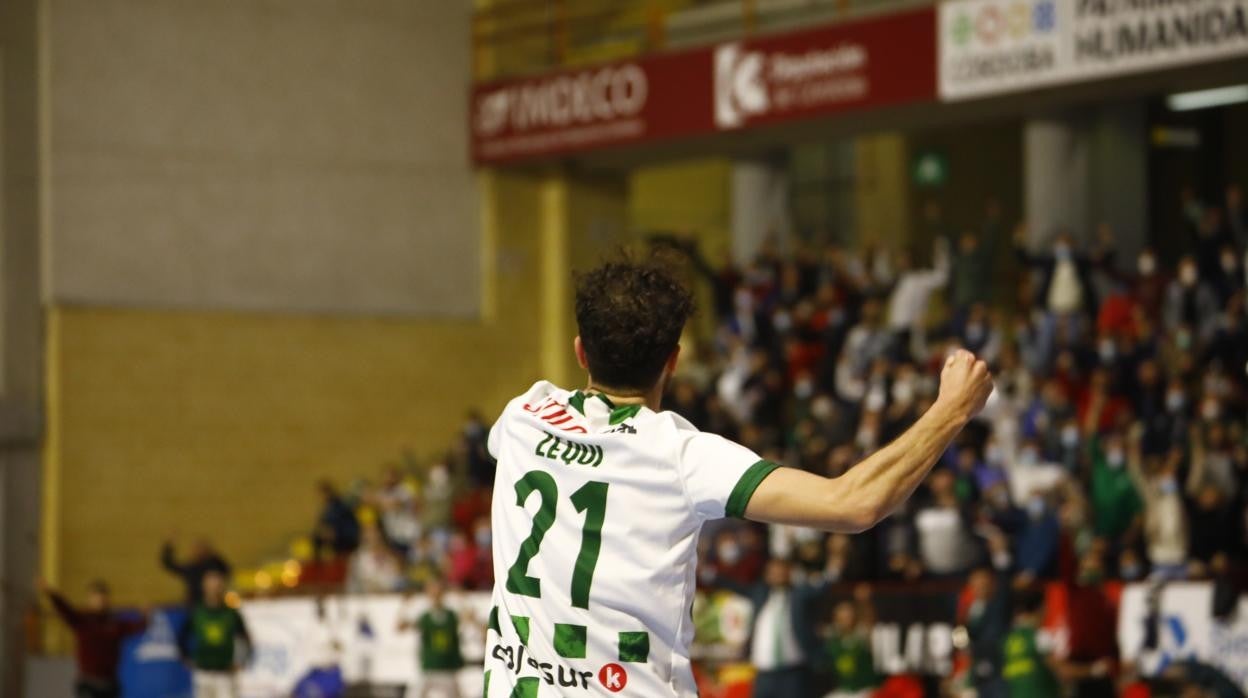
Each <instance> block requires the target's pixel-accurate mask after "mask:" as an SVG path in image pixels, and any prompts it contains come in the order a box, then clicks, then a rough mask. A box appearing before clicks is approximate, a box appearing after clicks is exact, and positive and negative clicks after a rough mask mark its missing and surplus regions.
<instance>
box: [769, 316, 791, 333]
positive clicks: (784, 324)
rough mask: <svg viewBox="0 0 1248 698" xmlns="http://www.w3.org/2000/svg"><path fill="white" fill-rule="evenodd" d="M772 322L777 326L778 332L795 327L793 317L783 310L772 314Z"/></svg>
mask: <svg viewBox="0 0 1248 698" xmlns="http://www.w3.org/2000/svg"><path fill="white" fill-rule="evenodd" d="M771 324H772V325H773V326H775V328H776V331H777V332H788V331H789V328H791V327H793V318H791V317H789V314H788V313H786V312H783V311H779V312H777V313H776V314H775V315H772V316H771Z"/></svg>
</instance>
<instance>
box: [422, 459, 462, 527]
mask: <svg viewBox="0 0 1248 698" xmlns="http://www.w3.org/2000/svg"><path fill="white" fill-rule="evenodd" d="M454 496H455V488H454V484H453V483H452V482H451V469H450V468H449V467H447V465H446V463H435V464H434V465H433V467H431V468H429V477H428V478H427V479H426V481H425V486H424V488H423V489H422V490H421V497H422V500H421V513H422V514H423V515H424V519H423V520H422V521H421V525H422V527H423V528H424V530H426V531H428V532H429V533H430V534H432V535H433V538H434V543H435V545H438V546H439V547H441V546H444V545H446V541H447V537H448V536H449V534H450V525H451V510H452V508H453V505H454Z"/></svg>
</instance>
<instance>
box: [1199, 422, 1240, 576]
mask: <svg viewBox="0 0 1248 698" xmlns="http://www.w3.org/2000/svg"><path fill="white" fill-rule="evenodd" d="M1204 429H1207V430H1208V435H1209V436H1208V443H1207V444H1206V443H1205V441H1206V439H1205V436H1204V434H1203V433H1202V432H1203V431H1204ZM1190 445H1191V463H1190V467H1189V469H1188V474H1187V495H1188V497H1190V498H1191V500H1192V506H1191V507H1190V510H1189V517H1190V521H1191V557H1192V560H1193V561H1199V562H1201V563H1205V564H1208V563H1209V562H1210V561H1211V560H1212V559H1213V558H1214V557H1215V556H1217V555H1227V554H1229V553H1230V552H1232V550H1233V548H1234V545H1235V539H1236V534H1237V532H1238V530H1237V529H1238V522H1237V521H1236V516H1235V508H1234V506H1233V505H1234V502H1235V500H1236V499H1237V496H1238V493H1239V491H1240V489H1239V473H1238V472H1237V470H1238V469H1237V468H1236V467H1235V464H1234V462H1233V461H1232V459H1231V453H1230V450H1229V446H1230V444H1229V443H1228V439H1227V436H1226V427H1225V426H1224V425H1223V424H1222V423H1221V422H1212V423H1210V424H1208V426H1207V427H1202V426H1193V427H1192V430H1191V438H1190Z"/></svg>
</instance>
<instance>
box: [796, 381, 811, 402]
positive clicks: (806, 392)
mask: <svg viewBox="0 0 1248 698" xmlns="http://www.w3.org/2000/svg"><path fill="white" fill-rule="evenodd" d="M814 393H815V384H814V383H812V382H811V381H808V380H802V381H798V382H797V384H796V385H794V386H793V394H794V395H796V396H797V399H799V400H806V399H808V398H809V397H810V396H811V395H813V394H814Z"/></svg>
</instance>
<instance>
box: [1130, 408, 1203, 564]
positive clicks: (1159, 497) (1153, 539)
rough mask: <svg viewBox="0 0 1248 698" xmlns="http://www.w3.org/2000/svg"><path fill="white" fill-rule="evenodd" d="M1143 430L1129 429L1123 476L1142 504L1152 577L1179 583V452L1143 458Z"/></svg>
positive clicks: (1182, 541)
mask: <svg viewBox="0 0 1248 698" xmlns="http://www.w3.org/2000/svg"><path fill="white" fill-rule="evenodd" d="M1143 432H1144V429H1143V427H1142V426H1140V425H1139V424H1136V425H1135V426H1134V427H1132V430H1131V434H1130V437H1129V444H1128V446H1127V472H1129V473H1130V474H1131V479H1132V480H1133V481H1134V483H1135V488H1136V490H1138V491H1139V493H1140V495H1141V498H1142V499H1143V501H1144V543H1145V545H1146V547H1147V550H1148V558H1149V562H1151V563H1152V566H1153V577H1154V578H1156V579H1159V580H1167V579H1182V578H1183V577H1184V576H1186V574H1187V549H1188V539H1187V513H1186V511H1185V510H1184V504H1183V491H1182V488H1181V487H1180V486H1179V464H1180V462H1181V461H1182V459H1183V452H1182V450H1181V449H1179V448H1177V447H1175V448H1171V449H1170V451H1169V452H1167V453H1166V454H1165V455H1164V456H1163V455H1150V456H1148V457H1147V459H1146V458H1145V456H1144V455H1143V454H1142V449H1141V448H1140V442H1141V440H1142V439H1143Z"/></svg>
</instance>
